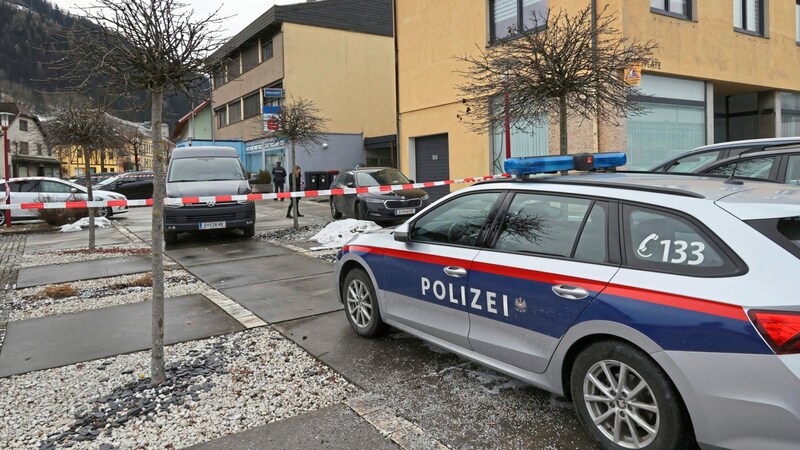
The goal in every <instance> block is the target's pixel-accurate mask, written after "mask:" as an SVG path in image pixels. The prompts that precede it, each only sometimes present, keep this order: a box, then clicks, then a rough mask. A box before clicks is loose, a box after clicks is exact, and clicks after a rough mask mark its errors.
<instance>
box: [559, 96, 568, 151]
mask: <svg viewBox="0 0 800 450" xmlns="http://www.w3.org/2000/svg"><path fill="white" fill-rule="evenodd" d="M558 122H559V127H558V138H559V145H558V150H559V154H561V155H566V154H567V153H569V147H568V141H567V96H566V95H562V96H560V97H558Z"/></svg>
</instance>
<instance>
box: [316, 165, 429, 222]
mask: <svg viewBox="0 0 800 450" xmlns="http://www.w3.org/2000/svg"><path fill="white" fill-rule="evenodd" d="M408 183H413V181H412V180H409V179H408V178H406V176H405V175H403V173H402V172H400V171H399V170H397V169H392V168H387V167H367V168H359V169H349V170H345V171H343V172H342V173H340V174H339V176H337V177H336V179H335V180H334V181H333V184H331V189H346V188H359V187H370V186H390V185H399V184H408ZM428 203H430V197H429V196H428V194H427V193H426V192H425V191H423V190H422V189H402V190H397V191H390V192H367V193H363V194H348V195H334V196H331V216H332V217H333V218H334V219H340V218H341V217H342V216H343V215H347V216H350V217H354V218H356V219H359V220H372V221H375V222H381V221H395V220H401V219H405V218H408V217H410V216H412V215H414V214H416V213H417V211H419V210H420V209H422V208H424V207H425V206H428Z"/></svg>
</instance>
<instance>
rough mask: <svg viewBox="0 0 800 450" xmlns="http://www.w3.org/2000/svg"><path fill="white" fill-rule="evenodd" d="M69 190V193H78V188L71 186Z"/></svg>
mask: <svg viewBox="0 0 800 450" xmlns="http://www.w3.org/2000/svg"><path fill="white" fill-rule="evenodd" d="M69 192H70V193H71V194H77V193H78V190H77V189H75V188H71V189H70V190H69Z"/></svg>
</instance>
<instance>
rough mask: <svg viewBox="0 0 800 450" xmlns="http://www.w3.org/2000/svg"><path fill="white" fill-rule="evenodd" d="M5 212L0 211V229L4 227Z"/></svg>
mask: <svg viewBox="0 0 800 450" xmlns="http://www.w3.org/2000/svg"><path fill="white" fill-rule="evenodd" d="M6 211H8V210H5V209H4V210H2V211H0V227H4V226H6Z"/></svg>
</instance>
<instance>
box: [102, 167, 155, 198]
mask: <svg viewBox="0 0 800 450" xmlns="http://www.w3.org/2000/svg"><path fill="white" fill-rule="evenodd" d="M97 188H99V189H103V190H106V191H113V192H119V193H120V194H123V195H125V196H126V197H128V198H129V199H148V198H152V197H153V172H151V171H145V172H126V173H121V174H118V175H117V176H114V177H110V178H106V179H105V180H103V181H101V182H99V183H98V184H97Z"/></svg>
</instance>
